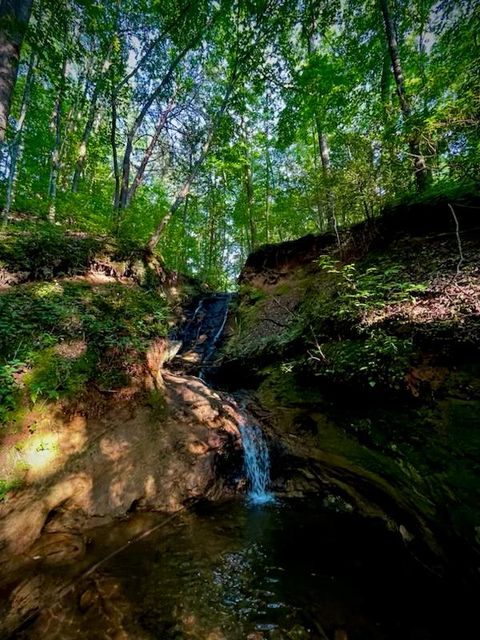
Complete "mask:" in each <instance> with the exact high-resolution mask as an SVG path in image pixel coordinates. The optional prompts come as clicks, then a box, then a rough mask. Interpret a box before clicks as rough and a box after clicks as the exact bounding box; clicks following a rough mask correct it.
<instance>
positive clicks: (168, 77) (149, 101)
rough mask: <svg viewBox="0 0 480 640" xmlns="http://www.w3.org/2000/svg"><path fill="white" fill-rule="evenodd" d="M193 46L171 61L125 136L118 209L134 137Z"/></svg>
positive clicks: (124, 197) (124, 201)
mask: <svg viewBox="0 0 480 640" xmlns="http://www.w3.org/2000/svg"><path fill="white" fill-rule="evenodd" d="M193 45H194V42H190V43H189V44H188V45H187V46H186V47H184V48H183V49H182V51H180V53H178V54H177V56H176V57H175V58H174V59H173V60H172V62H171V63H170V66H169V68H168V70H167V72H166V74H165V75H164V77H163V79H162V81H161V82H160V84H159V85H158V86H157V87H156V89H155V90H154V91H152V93H151V94H150V95H149V96H148V98H147V100H146V101H145V102H144V104H143V106H142V108H141V110H140V112H139V114H138V115H137V117H136V118H135V122H134V123H133V125H132V127H131V128H130V130H129V132H128V134H127V141H126V145H125V152H124V154H123V161H122V181H121V186H120V199H119V207H120V208H121V209H124V208H125V207H126V206H127V204H128V190H129V184H130V164H131V156H132V152H133V142H134V139H135V135H136V133H137V131H138V129H139V128H140V127H141V125H142V123H143V121H144V119H145V116H146V115H147V113H148V111H149V109H150V107H151V106H152V104H153V103H154V102H155V100H156V99H157V98H159V97H160V96H161V95H162V94H163V93H164V92H165V90H166V89H167V87H168V85H169V84H170V82H171V81H172V80H173V77H174V74H175V71H176V69H177V67H178V66H179V65H180V63H181V62H182V60H183V59H184V58H185V56H186V55H187V53H188V52H189V51H190V49H191V48H192V46H193Z"/></svg>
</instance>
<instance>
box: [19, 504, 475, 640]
mask: <svg viewBox="0 0 480 640" xmlns="http://www.w3.org/2000/svg"><path fill="white" fill-rule="evenodd" d="M143 517H144V516H142V515H141V514H139V515H133V516H132V518H131V520H130V522H129V523H123V524H122V525H121V526H120V527H119V528H118V529H117V531H120V532H121V530H122V527H123V530H124V534H125V536H127V535H129V534H128V531H130V532H131V531H132V523H135V519H137V525H136V531H138V530H140V528H141V526H143V525H142V524H141V523H142V518H143ZM149 517H153V516H149ZM139 523H140V524H139ZM146 524H150V525H151V524H152V521H150V522H149V523H145V525H146ZM133 528H135V527H133ZM112 531H113V530H112V529H111V528H110V529H105V530H104V532H103V534H102V535H100V536H99V535H98V532H97V535H96V538H97V540H98V541H99V542H97V545H98V544H100V541H101V540H103V541H104V545H105V544H106V546H105V549H104V551H106V550H107V548H108V544H110V543H111V542H110V543H108V544H107V543H105V541H107V540H110V541H111V539H112V537H111V536H112V535H114V533H115V532H113V533H112ZM115 535H116V534H115ZM109 536H110V538H109ZM114 537H115V536H114ZM118 541H119V538H118V539H117V542H118ZM452 591H453V590H452V589H450V588H449V585H448V584H446V583H445V582H444V581H442V580H441V579H438V578H437V577H435V576H433V575H432V574H431V573H429V572H428V571H426V570H425V569H424V568H422V566H421V565H419V564H418V563H417V562H415V561H414V560H412V558H411V557H410V556H409V555H408V553H407V552H406V549H405V546H404V544H403V542H402V540H401V538H400V537H399V536H396V535H394V534H390V533H388V532H387V531H386V530H385V528H384V527H383V526H382V525H381V524H380V523H376V522H374V521H368V520H365V519H361V518H359V517H357V516H356V515H354V514H348V513H336V512H333V511H327V510H325V509H324V508H322V507H321V505H320V504H319V503H316V502H314V501H313V502H312V501H311V500H309V501H307V500H300V499H294V500H285V501H277V502H275V503H270V504H263V505H254V504H251V503H247V502H244V501H240V500H238V501H231V502H228V503H224V504H221V505H209V504H202V505H197V507H196V508H195V510H193V511H190V512H184V513H182V514H180V515H179V516H178V517H176V518H175V519H173V520H170V521H168V522H166V523H165V525H164V526H162V527H160V528H159V529H158V530H157V531H155V532H154V533H152V534H151V535H149V536H148V537H146V538H144V539H142V540H139V541H137V542H135V543H133V544H131V545H129V546H127V548H125V549H124V550H123V551H121V552H120V553H118V554H116V555H115V556H114V557H112V558H111V559H110V560H108V561H107V562H105V563H103V564H102V566H101V568H99V569H98V570H97V571H96V572H95V573H94V574H92V575H91V576H90V577H89V578H88V584H87V583H86V582H85V580H84V581H83V582H82V581H79V583H78V585H76V587H75V589H74V590H73V591H70V592H69V593H68V594H66V595H65V596H64V598H63V599H62V602H59V603H57V604H56V607H57V608H56V612H54V614H51V615H50V618H49V619H48V621H47V622H48V624H47V622H46V621H45V620H46V618H45V615H43V620H42V615H41V616H40V618H38V619H36V620H34V621H33V622H32V623H31V624H30V625H29V626H28V625H27V626H26V627H24V628H23V630H22V631H21V632H19V633H17V634H16V635H15V637H18V638H34V637H35V638H36V637H46V638H49V639H50V638H62V639H64V638H65V639H67V638H82V637H83V638H106V637H108V638H110V637H111V638H116V639H121V638H132V639H133V638H135V639H136V640H137V639H139V638H159V639H160V638H161V639H164V640H171V639H175V640H180V639H183V638H188V639H189V638H196V639H202V640H222V639H224V640H246V639H247V638H248V640H260V639H262V638H265V639H270V640H282V639H285V640H303V639H307V638H311V639H314V640H315V639H320V640H326V639H328V640H384V639H389V640H396V639H398V640H439V639H442V638H445V639H446V638H448V639H449V640H452V639H455V640H462V639H463V638H470V637H474V636H471V635H466V634H467V633H468V629H469V621H468V611H469V608H468V605H467V603H466V602H465V601H464V599H463V596H461V595H460V594H459V593H458V591H455V593H452ZM475 637H476V636H475Z"/></svg>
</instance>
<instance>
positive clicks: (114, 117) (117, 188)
mask: <svg viewBox="0 0 480 640" xmlns="http://www.w3.org/2000/svg"><path fill="white" fill-rule="evenodd" d="M110 104H111V113H112V123H111V127H110V144H111V145H112V160H113V175H114V178H115V193H114V196H113V209H114V211H118V209H119V202H120V169H119V166H118V152H117V96H116V94H115V93H114V92H113V91H112V95H111V103H110Z"/></svg>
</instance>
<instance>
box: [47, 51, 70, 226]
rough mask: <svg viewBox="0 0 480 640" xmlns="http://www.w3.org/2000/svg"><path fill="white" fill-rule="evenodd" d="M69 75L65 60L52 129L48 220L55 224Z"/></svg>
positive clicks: (65, 60)
mask: <svg viewBox="0 0 480 640" xmlns="http://www.w3.org/2000/svg"><path fill="white" fill-rule="evenodd" d="M66 73H67V59H66V58H64V60H63V65H62V75H61V78H60V87H59V90H58V94H57V99H56V100H55V106H54V108H53V114H52V129H53V131H54V134H55V138H54V143H53V148H52V153H51V168H50V180H49V184H48V197H49V201H50V203H49V209H48V219H49V220H50V222H55V215H56V199H57V181H58V174H59V172H60V147H61V143H62V131H61V124H62V104H63V94H64V91H65V81H66Z"/></svg>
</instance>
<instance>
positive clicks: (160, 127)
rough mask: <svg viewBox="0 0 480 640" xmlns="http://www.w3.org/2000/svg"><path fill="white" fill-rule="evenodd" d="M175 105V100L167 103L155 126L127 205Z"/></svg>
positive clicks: (141, 178) (135, 190) (129, 191)
mask: <svg viewBox="0 0 480 640" xmlns="http://www.w3.org/2000/svg"><path fill="white" fill-rule="evenodd" d="M174 105H175V102H174V101H173V100H171V101H170V103H169V104H168V105H167V108H166V109H165V111H164V112H163V113H162V114H161V115H160V118H159V119H158V122H157V126H156V127H155V132H154V134H153V136H152V138H151V140H150V143H149V145H148V147H147V148H146V150H145V153H144V154H143V158H142V161H141V162H140V166H139V167H138V169H137V173H136V174H135V178H134V179H133V181H132V184H131V186H130V187H129V189H128V193H127V202H126V206H128V205H129V204H130V202H131V201H132V199H133V198H134V197H135V194H136V192H137V189H138V187H139V186H140V185H141V184H142V182H143V177H144V175H145V169H146V168H147V165H148V163H149V161H150V158H151V157H152V154H153V152H154V150H155V147H156V146H157V142H158V140H159V138H160V134H161V133H162V131H163V129H164V127H165V125H166V123H167V120H168V116H169V115H170V113H171V111H172V109H173V107H174Z"/></svg>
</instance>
